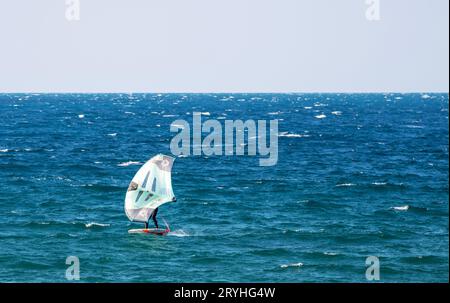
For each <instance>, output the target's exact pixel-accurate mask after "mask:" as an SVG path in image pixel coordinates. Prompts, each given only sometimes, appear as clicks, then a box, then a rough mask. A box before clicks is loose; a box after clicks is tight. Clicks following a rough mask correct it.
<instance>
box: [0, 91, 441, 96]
mask: <svg viewBox="0 0 450 303" xmlns="http://www.w3.org/2000/svg"><path fill="white" fill-rule="evenodd" d="M8 94H10V95H13V94H48V95H50V94H80V95H90V94H105V95H106V94H127V95H130V94H173V95H180V94H185V95H189V94H191V95H201V94H236V95H238V94H242V95H245V94H248V95H250V94H260V95H264V94H267V95H269V94H284V95H289V94H449V92H448V91H348V92H344V91H342V92H333V91H322V92H320V91H317V92H313V91H304V92H301V91H298V92H289V91H286V92H282V91H279V92H277V91H274V92H245V91H229V92H227V91H223V92H221V91H204V92H202V91H199V92H183V91H179V92H177V91H173V92H163V91H154V92H146V91H111V92H106V91H92V92H89V91H80V92H76V91H60V92H59V91H54V92H51V91H29V92H13V91H11V92H0V95H8Z"/></svg>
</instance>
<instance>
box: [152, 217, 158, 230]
mask: <svg viewBox="0 0 450 303" xmlns="http://www.w3.org/2000/svg"><path fill="white" fill-rule="evenodd" d="M152 219H153V223H154V224H155V227H156V228H159V227H158V220H156V216H153V217H152Z"/></svg>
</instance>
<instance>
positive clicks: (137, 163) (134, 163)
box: [117, 161, 142, 167]
mask: <svg viewBox="0 0 450 303" xmlns="http://www.w3.org/2000/svg"><path fill="white" fill-rule="evenodd" d="M141 164H142V162H139V161H128V162H122V163H119V164H117V166H120V167H127V166H130V165H141Z"/></svg>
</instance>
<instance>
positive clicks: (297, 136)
mask: <svg viewBox="0 0 450 303" xmlns="http://www.w3.org/2000/svg"><path fill="white" fill-rule="evenodd" d="M278 137H285V138H308V137H311V136H310V135H302V134H289V133H281V134H279V135H278Z"/></svg>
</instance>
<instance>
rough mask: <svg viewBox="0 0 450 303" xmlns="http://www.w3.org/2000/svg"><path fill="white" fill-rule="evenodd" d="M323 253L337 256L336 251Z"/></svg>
mask: <svg viewBox="0 0 450 303" xmlns="http://www.w3.org/2000/svg"><path fill="white" fill-rule="evenodd" d="M323 254H324V255H327V256H337V255H339V254H338V253H336V252H327V251H326V252H324V253H323Z"/></svg>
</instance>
